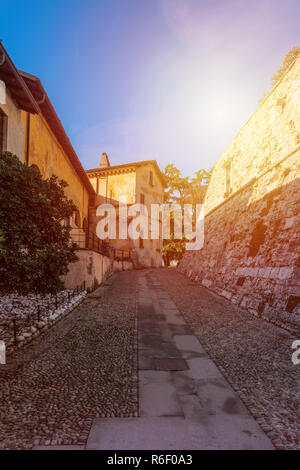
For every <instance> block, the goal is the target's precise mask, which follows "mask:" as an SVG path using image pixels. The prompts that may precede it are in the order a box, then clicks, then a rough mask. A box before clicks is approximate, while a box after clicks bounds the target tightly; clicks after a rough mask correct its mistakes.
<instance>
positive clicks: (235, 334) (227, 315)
mask: <svg viewBox="0 0 300 470" xmlns="http://www.w3.org/2000/svg"><path fill="white" fill-rule="evenodd" d="M155 278H157V279H158V280H159V281H160V282H161V284H162V285H163V287H164V288H165V290H166V291H167V292H168V293H169V295H170V297H171V298H172V300H173V301H174V302H175V304H176V305H177V308H178V309H179V310H180V312H181V313H182V314H183V316H184V318H185V320H186V322H187V323H188V324H189V325H191V327H192V328H193V330H194V332H195V334H196V336H197V337H198V339H199V341H200V342H201V344H202V346H203V347H204V348H205V349H206V351H207V352H208V354H209V355H210V357H211V358H212V359H213V360H214V362H215V363H216V365H217V366H218V367H219V369H220V370H221V372H222V373H223V374H224V376H225V377H226V379H227V380H228V381H229V382H230V383H231V385H232V386H233V388H234V389H235V390H236V391H237V393H238V394H239V396H240V397H241V398H242V400H243V402H244V403H245V404H246V406H247V408H248V410H249V411H251V413H252V414H253V416H254V417H255V418H256V420H257V422H258V423H259V424H260V425H261V427H262V429H263V430H264V431H265V432H266V433H267V435H268V436H269V437H270V438H271V439H272V442H273V444H274V445H275V446H276V447H277V448H278V449H300V366H299V365H298V366H295V365H293V363H292V361H291V357H292V352H293V350H292V347H291V346H292V343H293V341H294V340H296V339H300V333H299V335H298V336H294V335H292V334H290V333H289V332H287V331H285V330H283V329H281V328H278V327H277V326H274V325H273V324H270V323H268V322H266V321H264V320H262V319H260V318H257V317H255V316H254V315H251V314H250V313H248V312H247V311H246V310H243V309H240V308H238V307H235V306H234V305H233V304H232V303H231V302H229V301H226V300H224V299H223V298H221V297H219V296H217V295H215V294H213V293H211V292H210V291H209V290H207V289H206V288H204V287H202V286H200V285H197V284H193V283H192V282H191V281H190V280H189V279H187V278H186V277H184V276H183V275H181V274H179V273H178V272H177V271H176V270H175V269H169V270H167V271H166V270H162V269H161V270H158V271H156V272H155Z"/></svg>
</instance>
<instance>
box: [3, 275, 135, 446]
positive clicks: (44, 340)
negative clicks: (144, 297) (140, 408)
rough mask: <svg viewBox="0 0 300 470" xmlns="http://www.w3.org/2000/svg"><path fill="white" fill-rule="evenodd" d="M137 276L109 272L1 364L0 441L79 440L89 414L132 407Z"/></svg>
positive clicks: (120, 412) (127, 412)
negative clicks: (68, 311)
mask: <svg viewBox="0 0 300 470" xmlns="http://www.w3.org/2000/svg"><path fill="white" fill-rule="evenodd" d="M137 276H138V273H137V272H127V273H122V274H121V275H116V276H113V277H112V278H111V279H110V280H108V281H107V282H106V283H105V284H104V285H103V287H100V288H99V289H97V290H96V291H94V292H93V293H92V294H90V295H89V296H88V298H87V299H86V300H84V301H83V303H82V304H81V305H80V306H79V307H78V308H77V309H76V310H74V311H73V312H72V313H71V314H70V315H69V316H68V317H66V318H65V319H63V320H62V321H60V322H59V323H57V324H56V325H55V326H54V327H53V328H52V329H51V330H48V331H47V332H46V333H45V334H44V335H43V336H42V337H40V338H38V339H36V340H35V341H34V342H33V343H31V344H30V345H29V346H28V347H27V348H26V349H22V350H20V351H18V353H17V354H14V355H13V356H12V358H8V364H7V366H1V369H0V384H1V385H0V448H2V449H3V448H9V449H16V448H17V449H24V448H29V449H30V448H31V447H32V446H33V445H50V444H51V445H61V444H64V445H66V444H67V445H71V444H72V445H78V444H84V443H85V441H86V439H87V436H88V433H89V430H90V427H91V424H92V421H93V419H94V418H96V417H100V418H101V417H107V416H117V417H123V416H134V415H135V414H136V413H137V389H136V387H137V377H136V303H135V302H136V300H135V289H136V287H135V286H136V282H135V279H136V278H137Z"/></svg>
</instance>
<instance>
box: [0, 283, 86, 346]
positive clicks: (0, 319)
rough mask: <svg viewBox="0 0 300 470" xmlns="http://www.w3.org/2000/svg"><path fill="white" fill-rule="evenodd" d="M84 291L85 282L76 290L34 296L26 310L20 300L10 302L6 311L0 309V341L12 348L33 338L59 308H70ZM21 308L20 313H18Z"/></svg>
mask: <svg viewBox="0 0 300 470" xmlns="http://www.w3.org/2000/svg"><path fill="white" fill-rule="evenodd" d="M83 291H85V282H83V283H82V285H81V286H77V288H76V289H72V290H71V289H68V290H65V291H61V292H59V293H57V294H53V295H50V294H46V295H45V296H43V295H36V296H35V298H34V299H32V300H31V302H30V305H29V307H28V305H27V308H26V306H25V305H24V304H23V303H22V300H21V299H20V300H18V299H15V300H12V301H11V303H10V304H9V307H7V310H6V311H3V310H4V309H3V308H1V314H0V340H3V341H4V342H5V343H6V345H7V346H8V347H12V346H14V345H15V344H17V343H18V342H20V341H21V338H22V337H23V335H24V338H23V339H25V338H28V337H30V336H33V335H34V334H35V333H36V332H37V331H38V330H39V329H42V328H43V327H44V326H46V325H47V324H48V323H49V320H51V319H52V318H53V317H52V315H54V314H56V312H57V311H58V310H59V309H61V308H70V309H71V308H72V300H73V299H74V298H75V297H76V296H78V295H79V294H81V293H82V292H83ZM1 300H2V299H1V297H0V302H1ZM20 307H22V313H20Z"/></svg>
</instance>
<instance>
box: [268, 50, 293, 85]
mask: <svg viewBox="0 0 300 470" xmlns="http://www.w3.org/2000/svg"><path fill="white" fill-rule="evenodd" d="M299 54H300V46H294V47H292V49H291V50H290V51H289V52H288V53H287V54H286V55H285V56H284V59H283V62H282V65H281V67H280V68H279V69H278V70H277V71H276V72H275V73H274V75H273V77H272V84H273V86H275V85H276V83H277V82H278V81H279V80H280V79H281V78H282V77H283V75H284V74H285V72H286V71H287V69H288V68H289V67H290V65H291V64H292V63H293V62H294V60H295V59H296V58H297V57H298V56H299Z"/></svg>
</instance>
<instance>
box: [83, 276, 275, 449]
mask: <svg viewBox="0 0 300 470" xmlns="http://www.w3.org/2000/svg"><path fill="white" fill-rule="evenodd" d="M138 300H139V304H138V320H139V415H140V417H139V418H124V419H116V418H112V419H111V418H108V419H96V420H95V421H94V424H93V426H92V429H91V433H90V436H89V439H88V443H87V446H86V448H87V449H105V450H113V449H114V450H116V449H117V450H132V449H138V450H148V449H157V450H172V449H174V450H175V449H177V450H196V449H228V450H230V449H241V450H246V449H249V450H251V449H257V450H260V449H266V450H267V449H273V445H272V443H271V441H270V440H269V438H268V437H267V436H266V435H265V434H264V432H263V431H262V430H261V428H260V427H259V426H258V424H257V423H256V421H255V420H254V418H253V417H252V416H251V415H250V414H249V412H248V410H247V409H246V407H245V406H244V404H243V403H242V402H241V400H240V399H239V397H238V396H237V394H236V393H235V392H234V391H233V389H232V388H231V386H230V385H229V384H228V382H227V381H226V380H225V378H224V377H223V375H222V374H221V372H220V371H219V369H218V368H217V367H216V365H215V364H214V362H213V361H212V360H211V359H210V358H209V356H208V355H207V354H206V352H205V350H204V349H203V347H202V346H201V344H200V343H199V341H198V339H197V338H196V336H194V335H193V334H191V329H190V327H189V326H188V325H186V323H185V321H184V319H183V317H182V315H181V314H180V312H179V311H178V309H177V307H176V305H175V304H174V302H173V301H172V300H171V299H170V298H169V296H168V295H167V294H166V293H165V292H164V290H163V289H162V287H161V286H160V285H159V282H158V280H157V277H156V275H155V273H154V272H153V271H143V272H141V275H140V283H139V296H138Z"/></svg>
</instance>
